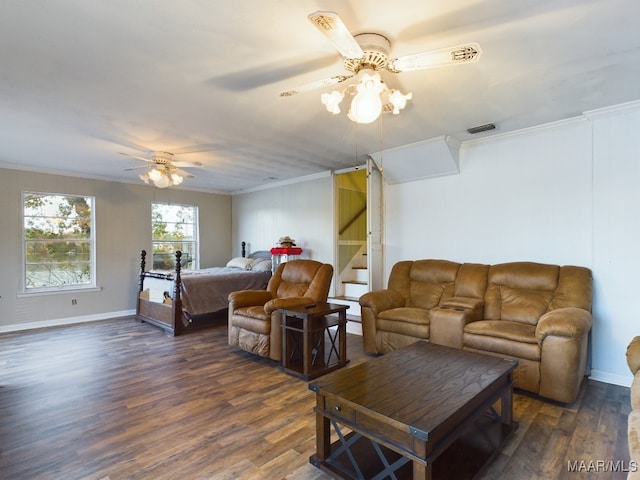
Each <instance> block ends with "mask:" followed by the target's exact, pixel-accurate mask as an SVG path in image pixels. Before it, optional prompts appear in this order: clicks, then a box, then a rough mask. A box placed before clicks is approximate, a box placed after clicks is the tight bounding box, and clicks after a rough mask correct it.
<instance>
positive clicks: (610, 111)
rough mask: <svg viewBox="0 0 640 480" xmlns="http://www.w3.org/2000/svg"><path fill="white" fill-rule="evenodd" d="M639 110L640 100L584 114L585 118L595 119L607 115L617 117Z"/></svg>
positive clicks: (588, 111)
mask: <svg viewBox="0 0 640 480" xmlns="http://www.w3.org/2000/svg"><path fill="white" fill-rule="evenodd" d="M638 109H640V100H636V101H633V102H627V103H621V104H619V105H611V106H610V107H603V108H598V109H596V110H587V111H586V112H584V116H585V117H587V118H593V117H601V116H607V115H617V114H620V113H626V112H629V111H635V110H638Z"/></svg>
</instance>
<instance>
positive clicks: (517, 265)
mask: <svg viewBox="0 0 640 480" xmlns="http://www.w3.org/2000/svg"><path fill="white" fill-rule="evenodd" d="M559 270H560V267H559V266H557V265H546V264H539V263H533V262H513V263H505V264H498V265H492V266H491V267H489V274H488V287H487V291H486V293H485V318H486V319H489V320H500V319H502V320H510V321H513V322H520V323H525V324H528V325H536V324H537V323H538V319H539V318H540V317H541V316H542V315H544V314H545V313H546V312H547V311H548V309H549V304H550V303H551V300H552V299H553V296H554V293H555V289H556V288H557V287H558V276H559Z"/></svg>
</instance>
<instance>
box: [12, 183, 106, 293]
mask: <svg viewBox="0 0 640 480" xmlns="http://www.w3.org/2000/svg"><path fill="white" fill-rule="evenodd" d="M93 204H94V199H93V197H83V196H74V195H59V194H48V193H33V192H25V193H24V194H23V229H24V230H23V238H24V260H25V278H24V287H25V290H36V289H38V290H39V289H52V288H60V287H62V288H64V287H87V286H95V268H94V235H93V231H94V228H93Z"/></svg>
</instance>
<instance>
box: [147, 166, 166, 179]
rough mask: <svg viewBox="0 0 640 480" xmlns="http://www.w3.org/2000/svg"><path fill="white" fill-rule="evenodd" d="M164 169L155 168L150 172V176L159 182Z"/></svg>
mask: <svg viewBox="0 0 640 480" xmlns="http://www.w3.org/2000/svg"><path fill="white" fill-rule="evenodd" d="M162 176H163V175H162V171H161V170H160V169H159V168H154V169H153V170H151V171H150V172H149V178H150V179H151V180H153V181H154V182H157V181H158V180H160V178H161V177H162Z"/></svg>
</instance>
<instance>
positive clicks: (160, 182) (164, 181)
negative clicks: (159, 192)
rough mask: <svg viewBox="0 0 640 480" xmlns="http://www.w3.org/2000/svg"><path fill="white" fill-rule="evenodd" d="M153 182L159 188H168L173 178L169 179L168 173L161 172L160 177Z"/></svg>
mask: <svg viewBox="0 0 640 480" xmlns="http://www.w3.org/2000/svg"><path fill="white" fill-rule="evenodd" d="M153 183H154V184H155V186H156V187H158V188H167V187H168V186H169V185H171V180H169V177H167V176H166V175H164V174H161V175H160V178H158V179H157V180H154V181H153Z"/></svg>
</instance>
